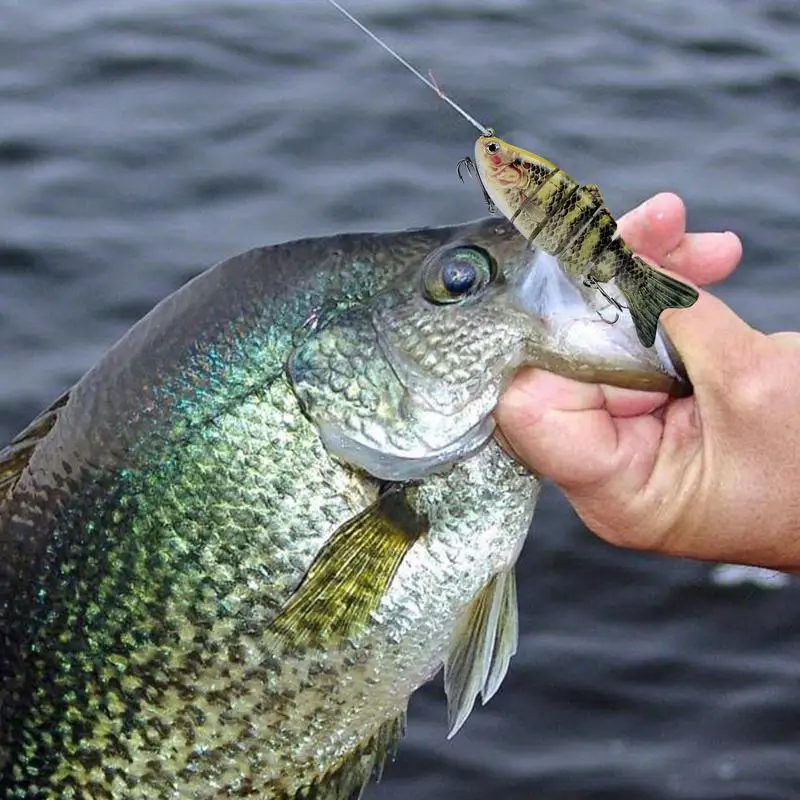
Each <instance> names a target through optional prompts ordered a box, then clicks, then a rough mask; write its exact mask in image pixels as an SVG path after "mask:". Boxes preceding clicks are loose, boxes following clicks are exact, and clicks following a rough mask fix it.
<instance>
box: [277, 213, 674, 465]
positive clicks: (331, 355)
mask: <svg viewBox="0 0 800 800" xmlns="http://www.w3.org/2000/svg"><path fill="white" fill-rule="evenodd" d="M442 230H443V229H438V232H437V234H436V235H435V236H434V235H433V232H431V235H430V242H429V245H430V246H429V247H428V248H427V249H425V248H420V247H418V248H417V249H416V250H414V251H413V252H409V251H403V249H402V248H397V240H396V239H395V240H393V241H394V242H395V244H394V247H395V249H396V250H397V255H396V258H397V259H402V260H403V266H402V269H400V270H399V271H398V270H397V268H396V267H397V265H396V264H395V265H394V266H393V270H394V278H393V280H392V281H391V282H390V283H389V284H388V285H387V286H385V287H384V288H383V290H381V291H379V292H377V293H375V294H374V295H373V296H371V297H368V298H366V299H365V300H363V301H362V302H359V303H358V304H355V305H352V306H350V307H348V308H346V309H344V310H342V311H340V312H338V313H336V314H334V315H332V316H331V317H330V318H329V319H327V320H326V322H325V324H323V325H321V326H319V327H318V328H316V329H315V330H313V331H310V332H309V333H308V334H307V336H306V338H305V339H304V340H303V341H302V342H301V343H300V344H299V345H298V346H297V348H296V349H295V350H294V352H293V354H292V356H291V358H290V361H289V364H288V372H289V376H290V379H291V381H292V383H293V386H294V389H295V393H296V395H297V396H298V398H299V399H300V401H301V404H302V405H303V407H304V409H305V411H306V413H307V415H308V416H309V417H310V418H311V419H312V420H313V421H314V422H315V423H316V425H317V427H318V429H319V431H320V434H321V437H322V439H323V442H324V443H325V445H326V447H327V449H328V450H329V452H330V453H332V454H333V455H334V456H336V457H338V458H340V459H342V460H344V461H346V462H348V463H350V464H352V465H355V466H357V467H361V468H363V469H364V470H366V471H367V472H369V473H371V474H372V475H375V476H376V477H378V478H382V479H386V480H412V479H416V478H421V477H423V476H424V475H426V474H428V473H430V472H432V471H436V470H440V469H443V468H444V467H446V466H448V465H449V464H452V463H453V462H454V461H457V460H459V459H462V458H466V457H467V456H469V455H471V454H472V453H474V452H475V451H476V450H477V449H478V448H480V447H481V446H482V445H483V444H485V442H486V441H487V440H488V439H489V438H490V437H491V435H492V432H493V430H494V422H493V419H492V411H493V409H494V407H495V405H496V404H497V401H498V399H499V397H500V394H501V393H502V391H503V390H504V389H505V388H506V386H507V385H508V383H509V381H510V380H511V378H512V377H513V375H514V373H515V372H516V371H517V370H518V369H519V368H520V367H521V366H522V365H526V364H530V365H534V366H539V367H542V368H544V369H550V370H552V371H554V372H557V373H560V374H563V375H567V376H570V377H575V378H578V379H579V380H584V381H594V382H608V383H614V384H617V385H621V386H634V387H637V388H643V389H654V390H663V391H673V393H681V387H682V386H684V384H683V383H682V382H681V378H680V375H679V373H678V372H677V371H676V369H675V367H674V366H673V365H672V363H671V362H670V360H669V356H668V354H667V353H666V351H663V352H662V351H658V350H655V349H649V350H648V349H645V348H643V347H642V346H641V345H640V344H639V342H638V338H637V337H636V334H635V331H634V330H633V326H632V324H631V323H630V320H629V319H627V318H626V316H625V315H624V314H620V315H619V317H620V318H619V319H618V320H617V321H616V322H614V323H613V324H612V323H611V322H609V321H608V319H607V318H605V319H604V318H603V317H602V316H601V314H602V313H603V307H602V306H603V302H604V301H603V299H602V298H600V299H598V298H597V296H596V295H597V293H596V292H592V291H590V290H589V289H587V288H586V287H584V286H583V285H582V284H580V283H573V282H572V281H571V279H570V278H569V277H568V276H567V275H566V274H565V273H564V271H563V270H562V269H561V267H560V266H559V265H558V262H557V261H556V260H555V259H553V258H552V257H550V256H547V255H546V254H544V253H542V252H541V251H539V250H535V249H531V248H529V247H528V246H527V243H526V241H525V239H524V237H522V236H521V235H520V234H519V233H517V232H516V230H515V229H514V228H513V226H512V225H511V224H510V223H508V222H507V221H505V220H502V221H500V220H495V219H487V220H482V221H480V222H477V223H473V224H470V225H464V226H457V227H453V228H449V229H444V230H445V231H446V232H447V233H448V234H449V235H447V236H446V237H442V235H441V232H442ZM416 241H417V242H419V241H420V239H419V233H417V240H416ZM422 241H424V239H423V240H422ZM387 247H389V239H388V238H387ZM380 258H381V260H382V261H383V262H384V263H385V262H386V260H387V259H388V260H389V261H391V260H392V256H391V253H382V254H381V255H380Z"/></svg>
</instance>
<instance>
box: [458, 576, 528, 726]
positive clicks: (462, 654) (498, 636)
mask: <svg viewBox="0 0 800 800" xmlns="http://www.w3.org/2000/svg"><path fill="white" fill-rule="evenodd" d="M518 640H519V617H518V612H517V581H516V577H515V575H514V568H513V567H511V568H510V569H508V570H506V571H504V572H499V573H498V574H497V575H495V576H494V577H493V578H492V579H491V580H490V581H489V583H487V584H486V586H484V587H483V589H481V591H480V592H479V593H478V594H477V595H476V596H475V597H474V598H473V600H472V602H471V603H470V604H469V605H468V606H467V608H466V609H465V611H464V613H463V614H462V616H461V618H460V619H459V621H458V623H457V625H456V628H455V630H454V631H453V636H452V638H451V640H450V650H449V652H448V654H447V660H446V662H445V667H444V690H445V694H446V695H447V725H448V734H447V738H448V739H451V738H452V737H453V736H455V735H456V733H458V731H459V729H460V728H461V726H462V725H463V724H464V723H465V722H466V721H467V717H469V715H470V712H471V711H472V707H473V706H474V704H475V698H476V697H477V696H478V694H480V695H481V699H482V702H483V704H484V705H485V704H486V703H487V702H488V701H489V700H490V699H491V698H492V696H493V695H494V694H495V692H497V690H498V689H499V688H500V684H501V683H502V682H503V678H505V676H506V672H507V671H508V665H509V663H510V662H511V658H512V656H513V655H514V654H515V653H516V652H517V643H518Z"/></svg>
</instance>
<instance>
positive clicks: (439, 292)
mask: <svg viewBox="0 0 800 800" xmlns="http://www.w3.org/2000/svg"><path fill="white" fill-rule="evenodd" d="M495 272H496V269H495V264H494V260H493V259H492V257H491V256H490V255H489V253H487V252H486V251H485V250H482V249H481V248H479V247H453V248H447V249H445V250H439V251H438V252H436V253H435V254H434V255H433V256H432V257H431V259H430V260H429V261H428V263H427V264H426V265H425V269H424V273H423V290H424V293H425V297H426V298H427V299H428V300H430V301H431V302H432V303H436V304H437V305H444V304H446V303H457V302H459V301H460V300H463V299H465V298H467V297H471V296H473V295H475V294H476V293H477V292H479V291H480V290H481V289H483V287H484V286H486V284H487V283H489V282H490V281H491V280H492V278H493V277H494V275H495Z"/></svg>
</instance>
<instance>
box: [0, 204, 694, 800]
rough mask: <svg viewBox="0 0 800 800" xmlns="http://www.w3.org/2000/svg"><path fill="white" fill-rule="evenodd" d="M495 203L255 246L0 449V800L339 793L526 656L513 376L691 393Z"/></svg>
mask: <svg viewBox="0 0 800 800" xmlns="http://www.w3.org/2000/svg"><path fill="white" fill-rule="evenodd" d="M597 310H598V297H597V293H596V292H592V291H589V290H587V288H586V287H584V286H583V285H582V284H581V283H580V282H574V281H572V280H571V279H570V278H569V276H566V275H565V274H564V272H563V270H561V269H560V267H559V265H558V262H557V261H556V260H555V259H553V258H552V257H550V256H547V255H546V254H545V253H543V252H542V251H541V250H539V249H538V248H530V247H529V246H528V243H527V240H526V239H525V237H523V236H521V235H520V234H519V232H518V231H517V230H516V229H515V228H514V227H513V226H512V225H511V224H510V223H508V222H507V221H505V220H499V219H497V218H488V219H482V220H478V221H474V222H470V223H465V224H460V225H453V226H445V227H439V228H422V229H411V230H405V231H398V232H389V233H386V232H383V233H362V234H340V235H334V236H328V237H321V238H309V239H302V240H297V241H293V242H288V243H281V244H274V245H268V246H265V247H261V248H256V249H253V250H249V251H247V252H245V253H242V254H240V255H237V256H234V257H232V258H230V259H228V260H226V261H223V262H221V263H219V264H217V265H216V266H213V267H212V268H210V269H208V270H207V271H205V272H203V273H201V274H199V275H198V276H196V277H194V278H193V279H192V280H190V281H189V282H188V283H186V284H185V285H183V286H182V287H181V288H180V289H178V290H177V291H176V292H175V293H173V294H171V295H170V296H168V297H166V298H165V299H163V300H162V301H161V302H159V303H158V304H157V305H156V306H155V307H154V308H153V309H152V310H151V311H150V312H149V313H148V314H147V315H146V316H144V317H143V318H142V319H141V320H140V321H139V322H138V323H136V324H135V325H134V326H133V327H132V328H131V329H130V330H129V331H128V332H127V333H126V334H125V335H124V336H123V337H122V338H121V339H120V340H119V341H118V342H117V343H116V344H114V345H113V346H112V347H111V348H110V349H109V350H108V352H107V353H106V354H105V355H104V356H103V357H101V359H100V360H99V361H98V362H97V363H96V364H95V365H94V366H93V367H91V368H90V369H89V370H88V371H87V372H86V374H85V375H84V376H83V377H81V378H80V379H79V380H78V381H77V382H76V383H75V384H74V385H73V386H72V387H71V388H70V389H68V390H67V391H66V392H65V393H64V394H62V395H61V396H60V397H58V398H57V399H56V400H55V401H54V402H53V403H52V404H51V405H50V406H49V407H48V408H47V409H46V410H44V411H43V412H42V413H41V414H39V415H38V416H36V417H35V418H34V419H33V421H32V422H31V423H30V424H29V425H28V426H27V427H26V428H25V429H24V430H22V431H21V432H20V433H19V434H18V435H17V436H16V437H14V439H13V440H12V441H11V442H10V443H9V445H7V446H6V447H5V448H4V449H3V450H2V451H0V643H2V644H1V646H0V796H2V797H3V798H6V799H7V800H12V799H13V798H33V797H36V798H38V799H39V800H56V798H58V799H59V800H62V799H63V798H73V799H75V800H78V799H80V800H84V799H86V798H114V799H117V798H119V799H122V798H137V800H138V799H139V798H158V799H159V800H162V799H165V798H178V797H180V798H192V800H212V798H213V799H215V800H216V798H221V797H245V796H247V797H254V798H283V799H284V800H295V799H296V798H317V799H318V800H344V799H345V798H349V797H350V796H351V795H353V794H354V793H356V794H357V793H358V792H360V791H361V790H362V789H363V787H364V786H365V785H366V784H367V783H368V782H369V781H370V780H371V779H373V778H374V779H379V778H380V776H381V774H382V770H383V768H384V765H385V763H387V762H388V761H390V760H392V759H393V757H394V754H395V752H396V750H397V748H398V745H399V742H400V740H401V739H402V736H403V734H404V731H405V726H406V710H407V705H408V701H409V697H410V696H411V695H412V693H413V692H414V691H416V689H417V688H418V687H420V686H421V685H423V684H424V683H426V682H428V681H430V680H431V679H433V678H434V676H436V675H437V674H438V673H439V672H440V671H441V670H442V669H443V670H444V687H445V693H446V698H447V706H448V711H447V717H448V730H449V735H450V736H452V735H454V734H455V733H456V731H458V730H459V728H460V727H461V726H462V725H463V724H464V722H465V721H466V719H467V717H468V716H469V714H470V713H471V710H472V708H473V706H474V704H475V702H476V700H477V698H478V697H480V698H481V700H482V702H484V703H485V702H486V701H488V700H489V699H490V698H491V697H492V695H494V694H495V693H496V692H497V691H498V689H499V687H500V685H501V683H502V681H503V678H504V676H505V675H506V672H507V670H508V668H509V663H510V661H511V659H512V657H513V655H514V653H515V652H516V650H517V643H518V612H517V599H516V578H515V574H514V565H515V562H516V560H517V557H518V555H519V552H520V549H521V547H522V545H523V543H524V541H525V539H526V537H527V534H528V530H529V527H530V523H531V520H532V517H533V513H534V509H535V505H536V499H537V495H538V492H539V487H540V481H539V479H538V478H537V477H536V476H535V475H533V474H531V473H530V472H529V471H528V470H526V469H525V468H524V467H523V466H522V465H520V464H519V463H517V461H515V460H514V459H513V458H512V457H511V456H510V455H509V454H508V453H507V452H506V451H505V450H504V449H502V448H501V447H500V445H499V444H498V442H497V440H496V438H495V437H494V435H493V433H494V421H493V417H492V411H493V409H494V407H495V405H496V403H497V401H498V398H499V397H500V396H501V394H502V392H503V391H504V389H505V387H506V386H507V385H508V383H509V381H510V380H511V379H512V377H513V375H514V374H515V372H516V371H517V370H518V369H519V368H520V367H521V366H522V365H527V364H529V365H534V366H538V367H542V368H545V369H550V370H552V371H555V372H557V373H559V374H562V375H567V376H571V377H574V378H576V379H578V380H583V381H594V382H604V383H610V384H615V385H619V386H629V387H633V388H638V389H650V390H654V391H666V392H670V393H672V394H674V395H686V394H689V393H691V384H690V383H689V381H688V379H687V378H686V376H685V372H684V371H683V370H682V368H681V366H680V364H679V362H676V360H675V359H674V358H672V357H671V356H670V353H669V351H668V349H665V348H668V344H669V343H668V342H667V340H666V339H664V337H663V336H660V337H659V340H658V342H657V345H658V346H657V347H656V348H650V349H645V348H642V346H641V344H640V343H639V342H638V339H637V338H636V335H635V332H634V330H633V328H632V326H631V325H630V324H629V320H628V319H627V318H623V319H621V320H620V321H619V323H618V324H615V325H609V324H607V323H605V322H603V321H602V320H601V319H600V318H599V317H598V316H597Z"/></svg>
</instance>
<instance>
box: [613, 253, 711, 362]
mask: <svg viewBox="0 0 800 800" xmlns="http://www.w3.org/2000/svg"><path fill="white" fill-rule="evenodd" d="M634 259H635V260H636V262H637V266H638V267H639V269H636V270H630V271H629V270H626V271H625V272H619V273H618V274H617V276H616V280H617V285H618V286H619V288H620V291H621V292H622V293H623V294H624V295H625V298H626V300H627V301H628V308H629V309H630V312H631V318H632V319H633V324H634V326H635V328H636V334H637V336H638V337H639V341H640V342H641V343H642V344H643V345H644V346H645V347H652V346H653V343H654V342H655V340H656V331H657V329H658V318H659V317H660V316H661V312H662V311H664V309H667V308H689V307H690V306H693V305H694V304H695V302H697V298H698V296H699V295H698V293H697V289H695V288H694V287H692V286H687V284H685V283H682V282H681V281H679V280H676V279H675V278H672V277H670V276H669V275H665V274H664V273H663V272H659V271H658V270H656V269H653V268H652V267H651V266H650V265H649V264H647V263H646V262H644V261H642V259H641V258H639V257H638V256H634Z"/></svg>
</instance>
